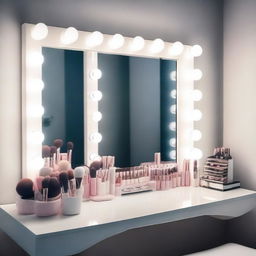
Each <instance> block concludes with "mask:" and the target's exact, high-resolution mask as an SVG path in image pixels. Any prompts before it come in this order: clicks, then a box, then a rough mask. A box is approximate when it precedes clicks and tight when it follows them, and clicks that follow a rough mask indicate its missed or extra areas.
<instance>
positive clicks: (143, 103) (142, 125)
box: [130, 57, 160, 166]
mask: <svg viewBox="0 0 256 256" xmlns="http://www.w3.org/2000/svg"><path fill="white" fill-rule="evenodd" d="M130 132H131V135H130V141H131V148H130V150H131V153H130V154H131V166H134V165H139V164H140V163H142V162H150V161H153V160H154V153H155V152H160V60H156V59H145V58H136V57H131V58H130ZM145 145H146V147H145Z"/></svg>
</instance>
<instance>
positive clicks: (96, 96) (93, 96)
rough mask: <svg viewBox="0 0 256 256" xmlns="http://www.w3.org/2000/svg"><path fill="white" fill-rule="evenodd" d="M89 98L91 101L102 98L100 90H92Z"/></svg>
mask: <svg viewBox="0 0 256 256" xmlns="http://www.w3.org/2000/svg"><path fill="white" fill-rule="evenodd" d="M90 98H91V100H93V101H100V100H101V99H102V92H101V91H93V92H91V93H90Z"/></svg>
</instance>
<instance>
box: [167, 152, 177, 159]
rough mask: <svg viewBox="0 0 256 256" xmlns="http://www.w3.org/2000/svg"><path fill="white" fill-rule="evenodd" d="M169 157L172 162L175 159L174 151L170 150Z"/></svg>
mask: <svg viewBox="0 0 256 256" xmlns="http://www.w3.org/2000/svg"><path fill="white" fill-rule="evenodd" d="M169 156H170V158H171V159H172V160H175V159H176V150H171V151H170V153H169Z"/></svg>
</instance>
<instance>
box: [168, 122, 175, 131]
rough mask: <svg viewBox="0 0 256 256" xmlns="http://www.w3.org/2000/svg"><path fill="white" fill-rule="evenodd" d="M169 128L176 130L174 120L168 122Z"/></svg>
mask: <svg viewBox="0 0 256 256" xmlns="http://www.w3.org/2000/svg"><path fill="white" fill-rule="evenodd" d="M169 129H170V130H171V131H176V122H170V123H169Z"/></svg>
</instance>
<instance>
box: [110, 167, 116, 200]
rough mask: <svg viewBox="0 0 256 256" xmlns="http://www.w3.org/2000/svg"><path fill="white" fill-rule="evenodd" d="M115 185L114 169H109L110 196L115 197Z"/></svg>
mask: <svg viewBox="0 0 256 256" xmlns="http://www.w3.org/2000/svg"><path fill="white" fill-rule="evenodd" d="M115 183H116V168H115V167H110V168H109V186H110V188H109V190H110V194H111V195H115Z"/></svg>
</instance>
